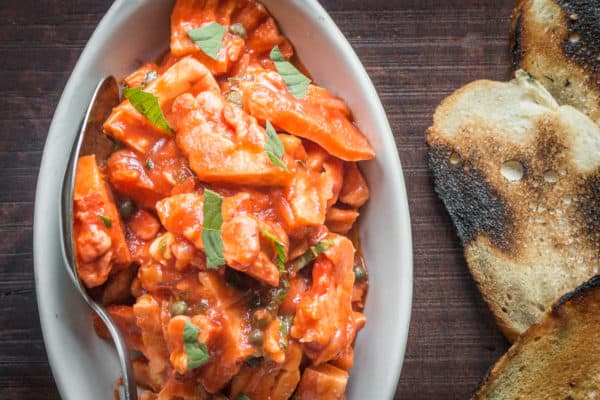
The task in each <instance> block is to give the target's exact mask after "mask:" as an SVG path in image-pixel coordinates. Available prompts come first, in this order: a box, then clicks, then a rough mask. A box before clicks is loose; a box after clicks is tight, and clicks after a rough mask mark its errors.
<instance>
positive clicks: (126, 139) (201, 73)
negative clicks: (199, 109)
mask: <svg viewBox="0 0 600 400" xmlns="http://www.w3.org/2000/svg"><path fill="white" fill-rule="evenodd" d="M207 90H208V91H213V92H215V93H220V89H219V85H218V84H217V82H216V81H215V79H214V77H213V76H212V74H211V73H210V71H209V70H208V69H207V68H206V67H205V66H204V65H202V63H200V62H199V61H197V60H195V59H194V58H193V57H186V58H183V59H181V60H179V61H178V62H176V63H175V64H173V65H172V66H171V67H170V68H169V69H168V70H166V71H165V72H164V73H163V74H162V75H160V76H159V77H158V78H157V79H155V80H154V81H152V82H150V84H149V85H148V86H146V87H145V88H144V91H146V92H149V93H152V94H154V95H155V96H156V97H158V104H159V105H160V107H161V109H162V110H163V114H165V117H166V118H167V120H168V121H169V122H171V121H170V119H169V113H168V110H170V108H171V107H170V106H171V103H172V102H173V100H174V99H175V98H176V97H177V96H179V95H180V94H182V93H193V94H197V93H200V92H203V91H207ZM104 131H105V132H107V133H108V134H110V135H112V136H113V137H115V138H116V139H118V140H120V141H121V142H123V143H126V144H127V145H128V146H129V147H131V148H132V149H134V150H136V151H137V152H139V153H142V154H146V153H148V152H149V151H150V149H151V148H152V146H153V145H154V144H155V143H156V142H157V141H158V140H159V139H161V138H168V137H171V133H169V132H165V131H163V130H161V129H159V128H157V127H156V126H154V125H153V124H152V123H150V121H148V120H147V119H146V117H144V116H143V115H142V114H140V113H139V112H138V111H137V110H136V109H135V108H134V107H133V105H132V104H131V103H130V102H129V100H124V101H123V102H122V103H121V104H120V105H119V106H117V107H115V108H114V109H113V112H112V114H111V115H110V117H109V118H108V119H107V120H106V122H105V123H104Z"/></svg>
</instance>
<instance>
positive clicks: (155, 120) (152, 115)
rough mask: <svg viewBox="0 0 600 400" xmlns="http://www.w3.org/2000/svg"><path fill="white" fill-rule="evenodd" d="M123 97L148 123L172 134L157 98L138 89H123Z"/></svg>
mask: <svg viewBox="0 0 600 400" xmlns="http://www.w3.org/2000/svg"><path fill="white" fill-rule="evenodd" d="M123 96H125V98H126V99H127V100H129V101H130V102H131V105H132V106H133V107H134V108H135V109H136V110H138V112H139V113H140V114H142V115H143V116H144V117H146V119H147V120H148V121H150V123H151V124H152V125H154V126H156V127H157V128H158V129H161V130H163V131H165V132H169V133H173V129H171V127H170V126H169V123H168V122H167V120H166V119H165V116H164V115H163V112H162V110H161V109H160V105H159V104H158V97H156V96H155V95H153V94H152V93H148V92H144V91H143V90H142V89H141V88H139V87H134V88H132V89H128V88H123Z"/></svg>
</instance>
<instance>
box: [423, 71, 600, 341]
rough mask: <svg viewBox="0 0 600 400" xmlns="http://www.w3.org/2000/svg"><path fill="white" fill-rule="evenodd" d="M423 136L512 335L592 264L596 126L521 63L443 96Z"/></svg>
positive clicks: (484, 289) (489, 295) (501, 321)
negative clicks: (513, 72) (513, 73)
mask: <svg viewBox="0 0 600 400" xmlns="http://www.w3.org/2000/svg"><path fill="white" fill-rule="evenodd" d="M427 141H428V143H429V145H430V152H429V167H430V168H431V170H432V171H433V176H434V183H435V188H436V191H437V193H438V194H439V196H440V197H441V199H442V200H443V202H444V204H445V205H446V208H447V209H448V212H449V214H450V216H451V217H452V220H453V222H454V224H455V226H456V229H457V231H458V235H459V237H460V239H461V241H462V243H463V245H464V247H465V256H466V259H467V262H468V264H469V268H470V270H471V273H472V275H473V277H474V279H475V281H476V282H477V284H478V286H479V289H480V291H481V293H482V294H483V296H484V298H485V300H486V301H487V303H488V305H489V307H490V309H491V311H492V313H493V314H494V316H495V318H496V320H497V323H498V325H499V326H500V328H501V330H502V331H503V333H504V334H505V335H506V336H507V338H508V339H509V340H511V341H512V340H514V339H516V337H517V336H518V335H519V334H521V333H523V332H524V331H525V330H526V329H527V328H529V326H531V325H533V324H535V323H537V322H538V321H539V320H540V318H541V317H542V315H543V313H544V312H545V311H546V309H547V308H548V307H549V306H550V304H551V303H552V302H553V301H554V300H555V299H557V298H558V297H559V296H560V295H562V294H563V293H566V292H567V291H570V290H573V289H574V288H576V287H577V286H578V285H579V284H581V283H582V282H584V281H586V280H587V279H589V278H590V277H592V276H593V275H596V274H597V273H598V272H599V264H600V258H599V255H600V127H599V126H598V125H596V124H594V123H593V122H592V121H591V120H590V119H589V118H588V117H587V116H585V115H584V114H582V113H580V112H579V111H577V110H575V109H574V108H572V107H570V106H559V105H558V104H557V102H556V101H555V100H554V99H553V98H552V96H551V95H550V94H549V93H548V91H547V90H546V89H545V88H544V87H543V86H542V85H541V84H540V83H539V82H538V81H536V80H535V79H533V78H531V76H529V75H528V74H526V73H524V72H522V71H519V72H518V73H517V77H516V78H515V79H514V80H512V81H510V82H506V83H503V82H492V81H486V80H481V81H476V82H473V83H470V84H468V85H466V86H465V87H463V88H461V89H459V90H458V91H456V92H455V93H454V94H452V95H451V96H450V97H448V98H446V99H445V100H444V101H443V102H442V103H441V104H440V106H439V107H438V108H437V110H436V112H435V116H434V124H433V126H432V127H431V128H429V130H428V132H427Z"/></svg>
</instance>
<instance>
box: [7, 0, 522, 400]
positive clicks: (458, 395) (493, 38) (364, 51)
mask: <svg viewBox="0 0 600 400" xmlns="http://www.w3.org/2000/svg"><path fill="white" fill-rule="evenodd" d="M110 3H111V1H109V0H102V1H100V0H71V1H69V0H45V1H36V0H2V2H1V6H0V128H1V129H0V189H1V190H0V215H1V219H0V235H1V240H0V399H2V400H4V398H6V399H10V400H30V399H31V400H33V399H36V400H38V399H58V398H59V396H58V392H57V390H56V387H55V384H54V381H53V379H52V375H51V371H50V368H49V366H48V362H47V359H46V355H45V351H44V343H43V341H42V335H41V331H40V325H39V319H38V314H37V308H36V297H35V290H34V275H33V261H32V236H33V228H32V225H33V204H34V193H35V184H36V177H37V173H38V168H39V163H40V159H41V155H42V149H43V146H44V141H45V140H46V134H47V130H48V127H49V124H50V119H51V118H52V114H53V112H54V108H55V107H56V104H57V103H58V100H59V97H60V94H61V91H62V88H63V86H64V84H65V83H66V81H67V78H68V77H69V74H70V72H71V70H72V68H73V66H74V64H75V62H76V61H77V58H78V57H79V54H80V52H81V50H82V49H83V47H84V45H85V43H86V41H87V39H88V38H89V36H90V34H91V33H92V31H93V29H94V27H95V26H96V24H97V23H98V21H99V20H100V18H101V17H102V15H103V14H104V13H105V11H106V10H107V8H108V7H109V6H110ZM322 3H323V5H324V6H325V8H326V9H328V10H329V11H330V12H331V15H332V17H333V19H334V20H335V21H336V22H337V23H338V25H339V26H340V28H341V29H342V31H343V32H344V33H345V35H346V37H347V38H348V39H349V41H350V43H351V44H352V45H353V46H354V49H355V50H356V52H357V53H358V55H359V56H360V58H361V60H362V61H363V63H364V64H365V66H366V68H367V70H368V72H369V74H370V76H371V78H372V79H373V81H374V82H375V85H376V87H377V89H378V91H379V95H380V97H381V99H382V101H383V104H384V106H385V109H386V111H387V113H388V117H389V120H390V122H391V124H392V127H393V130H394V135H395V138H396V144H397V146H398V151H399V153H400V159H401V160H402V165H403V168H404V175H405V178H406V183H407V185H408V194H409V201H410V207H411V213H412V224H413V227H412V231H413V235H414V276H415V283H414V304H413V313H412V323H411V328H410V338H409V341H408V350H407V353H406V360H405V363H404V369H403V372H402V377H401V379H400V382H399V386H398V391H397V394H396V398H397V399H411V400H418V399H423V400H435V399H444V400H445V399H467V398H468V397H469V395H470V393H471V392H472V391H473V390H474V389H475V388H476V386H477V384H478V382H479V380H480V379H481V378H482V376H483V375H484V373H485V371H486V370H487V368H488V367H489V366H490V365H492V363H493V362H494V361H495V360H496V359H497V358H498V357H499V356H500V355H501V354H502V353H503V352H504V351H505V350H506V348H507V342H506V341H505V340H504V339H503V337H502V336H501V335H500V333H499V332H498V330H497V329H496V327H495V325H494V322H493V321H492V319H491V317H490V314H489V312H488V311H487V308H486V306H485V304H484V303H483V301H482V300H481V298H480V296H479V294H478V292H477V289H476V287H475V285H474V283H473V281H472V280H471V278H470V275H469V273H468V271H467V267H466V265H465V262H464V259H463V256H462V249H461V247H460V245H459V243H458V240H457V238H456V235H455V234H454V231H453V228H452V226H451V223H450V220H449V218H448V216H447V214H446V212H445V211H444V208H443V207H442V205H441V202H440V201H439V200H438V199H437V197H436V196H435V194H434V192H433V188H432V179H431V174H430V172H429V171H428V169H427V164H426V150H427V149H426V145H425V140H424V133H425V130H426V129H427V127H428V126H429V125H430V124H431V118H432V113H433V111H434V109H435V106H436V105H437V104H438V102H439V101H440V100H441V99H443V98H444V97H445V96H446V95H448V94H449V93H451V92H452V91H453V90H454V89H456V88H458V87H460V86H461V85H463V84H465V83H467V82H469V81H471V80H474V79H478V78H491V79H506V78H508V77H509V76H510V73H511V71H510V57H509V50H508V49H509V48H508V29H509V18H510V13H511V9H512V6H513V5H514V1H513V0H502V1H500V0H405V1H400V0H395V1H394V0H322ZM57 295H59V294H57ZM392 306H393V305H392ZM358 367H360V366H358ZM378 373H386V372H385V371H378Z"/></svg>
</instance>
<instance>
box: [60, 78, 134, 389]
mask: <svg viewBox="0 0 600 400" xmlns="http://www.w3.org/2000/svg"><path fill="white" fill-rule="evenodd" d="M118 103H119V86H118V84H117V81H116V79H115V78H114V77H112V76H109V77H107V78H105V79H103V80H102V81H101V82H100V83H99V84H98V87H97V88H96V91H95V92H94V95H93V97H92V101H91V103H90V106H89V108H88V110H87V112H86V114H85V118H84V119H83V122H82V125H81V130H80V131H79V134H78V135H77V137H76V139H75V143H74V144H73V148H72V149H71V156H70V158H69V163H68V164H67V170H66V172H65V177H64V180H63V186H62V198H61V208H60V213H61V228H62V232H61V233H62V243H63V256H64V259H65V266H66V268H67V273H68V274H69V276H70V277H71V280H72V281H73V283H74V284H75V287H76V288H77V291H78V292H79V294H81V297H83V299H84V300H85V301H86V303H87V304H88V305H89V306H90V307H91V308H92V310H94V312H95V313H96V314H98V316H99V317H100V318H101V319H102V321H103V322H104V324H105V325H106V327H107V328H108V331H109V332H110V335H111V337H112V339H113V342H114V344H115V347H116V348H117V354H118V356H119V363H120V364H121V373H122V380H123V389H124V394H125V399H124V400H137V387H136V383H135V379H134V376H133V369H132V367H131V360H130V359H129V353H128V351H127V347H126V346H125V339H124V338H123V336H122V335H121V333H120V332H119V329H118V328H117V326H116V325H115V323H114V322H113V320H112V319H111V317H110V315H109V314H108V313H107V312H106V310H104V308H103V307H102V306H101V305H100V304H98V303H96V302H95V301H94V300H93V299H92V298H91V297H90V296H89V295H88V293H87V291H86V290H85V287H84V286H83V283H82V282H81V280H80V279H79V277H78V275H77V269H76V265H75V239H74V237H73V192H74V189H75V173H76V169H77V168H76V166H77V160H78V159H79V156H80V155H82V156H83V155H88V154H95V155H96V159H97V160H98V162H99V163H100V164H103V163H104V162H105V161H106V159H107V158H108V156H109V155H110V153H112V151H113V150H114V146H115V144H114V143H113V141H112V140H110V139H109V138H108V137H106V135H105V134H104V133H103V132H102V124H103V123H104V121H105V120H106V118H107V117H108V116H109V115H110V112H111V111H112V109H113V107H114V106H116V105H117V104H118Z"/></svg>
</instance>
